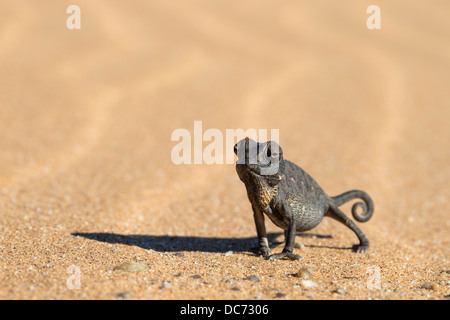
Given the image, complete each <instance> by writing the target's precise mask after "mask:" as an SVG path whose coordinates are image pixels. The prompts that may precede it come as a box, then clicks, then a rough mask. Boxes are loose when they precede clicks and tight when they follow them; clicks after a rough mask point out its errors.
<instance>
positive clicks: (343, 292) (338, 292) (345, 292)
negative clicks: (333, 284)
mask: <svg viewBox="0 0 450 320" xmlns="http://www.w3.org/2000/svg"><path fill="white" fill-rule="evenodd" d="M333 293H337V294H340V295H343V294H347V291H345V289H342V288H337V289H336V290H334V291H333Z"/></svg>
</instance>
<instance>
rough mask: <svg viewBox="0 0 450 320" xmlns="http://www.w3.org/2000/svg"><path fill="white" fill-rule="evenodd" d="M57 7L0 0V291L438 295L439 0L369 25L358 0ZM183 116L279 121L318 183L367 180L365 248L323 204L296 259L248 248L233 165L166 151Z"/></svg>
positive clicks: (449, 24) (223, 123)
mask: <svg viewBox="0 0 450 320" xmlns="http://www.w3.org/2000/svg"><path fill="white" fill-rule="evenodd" d="M69 4H71V3H68V2H64V1H63V2H59V1H58V2H56V1H39V3H37V2H30V1H3V2H2V3H1V4H0V48H1V50H0V70H1V73H0V111H1V112H0V148H1V152H0V216H1V223H0V299H445V297H446V296H448V295H449V294H450V284H449V283H450V271H449V270H450V261H449V253H450V250H449V247H450V236H449V234H450V233H449V231H450V216H449V213H448V207H449V205H450V202H449V201H450V200H449V199H450V197H449V195H450V183H449V179H450V163H449V159H450V139H449V137H450V126H449V125H448V119H449V118H450V95H449V94H448V86H449V83H450V46H449V36H450V34H449V30H450V19H448V12H449V9H450V5H449V3H448V1H444V0H441V1H433V4H428V3H425V2H424V1H394V2H382V3H381V4H380V9H381V29H380V30H369V29H368V28H367V26H366V20H367V18H368V17H369V14H367V13H366V9H367V7H368V6H369V5H370V4H372V2H370V1H360V0H359V1H356V0H355V1H339V2H336V1H283V2H272V1H260V0H252V1H213V2H212V1H207V0H204V1H133V3H131V2H126V1H111V0H110V1H84V0H79V1H77V3H76V4H77V5H78V6H79V7H80V9H81V29H79V30H76V29H75V30H69V29H68V28H67V27H66V19H67V18H68V17H69V14H67V13H66V9H67V6H68V5H69ZM196 120H198V121H202V125H203V130H204V131H205V130H207V129H209V128H215V129H218V130H220V132H222V133H224V134H225V132H226V129H237V128H243V129H249V128H255V129H268V130H270V129H279V133H280V144H281V145H282V147H283V149H284V156H285V158H287V159H289V160H291V161H293V162H295V163H297V164H298V165H300V166H301V167H302V168H304V169H305V170H306V171H307V172H309V173H310V174H311V175H312V176H313V177H314V178H315V179H316V180H317V181H318V182H319V184H320V185H321V186H322V187H323V188H324V189H325V190H326V192H328V193H329V194H330V195H337V194H340V193H342V192H344V191H347V190H350V189H363V190H365V191H366V192H368V193H369V194H370V195H371V196H372V198H373V200H374V202H375V213H374V216H373V218H372V219H371V220H370V221H369V222H367V223H364V224H358V225H359V227H360V228H361V229H362V231H363V232H364V233H365V234H366V235H367V237H368V238H369V239H370V241H371V247H370V249H369V251H368V252H367V253H362V254H357V253H354V252H352V250H351V247H352V245H353V244H354V243H356V242H357V238H356V237H355V235H354V234H353V233H352V232H351V231H350V230H349V229H348V228H346V227H345V226H343V225H341V224H339V223H338V222H336V221H333V220H329V219H325V220H324V221H323V222H322V223H321V224H320V225H319V226H318V227H317V228H315V229H313V230H311V231H309V232H306V233H305V234H302V235H299V236H298V237H297V241H298V242H300V243H302V246H301V247H300V248H296V249H295V252H296V253H297V254H300V255H301V256H302V257H303V260H301V261H288V260H278V261H267V260H265V259H264V258H262V257H259V256H257V255H255V254H254V253H252V252H251V251H249V249H250V248H251V247H254V246H256V244H257V241H256V230H255V227H254V223H253V217H252V213H251V208H250V204H249V202H248V199H247V196H246V192H245V188H244V185H243V184H242V183H241V181H240V180H239V179H238V177H237V174H236V172H235V169H234V165H232V164H212V165H208V164H197V165H194V164H190V165H189V164H182V165H175V164H174V163H173V161H172V159H171V151H172V148H173V147H174V146H175V145H176V142H173V141H171V135H172V132H173V131H174V130H176V129H179V128H185V129H187V130H189V132H193V128H194V121H196ZM205 145H206V143H205ZM343 210H344V211H345V212H346V213H348V214H350V205H345V206H343ZM266 225H267V229H268V232H269V233H270V235H271V239H273V240H282V236H281V230H280V229H278V228H277V227H276V226H274V225H273V224H272V223H271V222H270V221H268V220H266ZM274 251H275V252H279V251H281V248H276V249H274ZM126 262H133V263H139V264H140V265H139V266H142V265H145V266H147V267H148V268H146V267H145V266H144V267H142V268H140V267H139V268H137V270H140V271H136V272H117V271H116V270H117V269H116V270H115V268H116V267H118V266H120V265H122V264H123V263H126ZM302 267H310V268H312V269H313V274H312V276H311V277H310V278H309V279H307V280H308V281H307V282H302V279H301V278H298V277H295V276H293V274H296V273H297V272H298V270H299V269H300V268H302ZM251 276H255V277H257V278H258V280H259V281H252V279H253V280H255V278H254V277H251ZM311 282H313V283H314V284H311ZM305 284H306V285H305ZM308 284H309V285H308Z"/></svg>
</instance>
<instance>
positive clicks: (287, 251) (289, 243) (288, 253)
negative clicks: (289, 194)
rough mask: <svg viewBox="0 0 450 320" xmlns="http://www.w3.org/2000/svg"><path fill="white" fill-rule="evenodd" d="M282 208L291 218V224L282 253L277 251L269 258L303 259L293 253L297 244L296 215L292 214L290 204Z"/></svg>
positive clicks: (286, 233)
mask: <svg viewBox="0 0 450 320" xmlns="http://www.w3.org/2000/svg"><path fill="white" fill-rule="evenodd" d="M281 209H282V210H283V212H284V213H285V215H286V216H287V217H288V218H289V225H288V228H287V230H286V232H285V238H286V239H285V243H286V244H285V246H284V249H283V251H282V252H281V253H275V254H272V255H270V256H269V260H275V259H284V258H289V259H291V260H301V259H302V257H300V256H299V255H296V254H294V253H293V251H294V245H295V233H296V231H297V228H296V225H295V219H294V215H293V214H292V211H291V210H290V207H289V206H288V205H283V206H282V208H281Z"/></svg>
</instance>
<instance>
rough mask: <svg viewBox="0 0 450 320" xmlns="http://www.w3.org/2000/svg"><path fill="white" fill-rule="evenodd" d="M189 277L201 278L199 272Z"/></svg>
mask: <svg viewBox="0 0 450 320" xmlns="http://www.w3.org/2000/svg"><path fill="white" fill-rule="evenodd" d="M189 278H192V279H201V278H202V276H201V275H199V274H193V275H191V276H190V277H189Z"/></svg>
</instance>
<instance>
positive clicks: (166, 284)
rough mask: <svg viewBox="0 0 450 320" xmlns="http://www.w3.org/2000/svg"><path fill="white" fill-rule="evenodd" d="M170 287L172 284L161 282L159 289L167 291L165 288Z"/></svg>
mask: <svg viewBox="0 0 450 320" xmlns="http://www.w3.org/2000/svg"><path fill="white" fill-rule="evenodd" d="M170 287H172V284H171V283H170V281H163V282H162V283H161V287H160V289H167V288H170Z"/></svg>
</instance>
